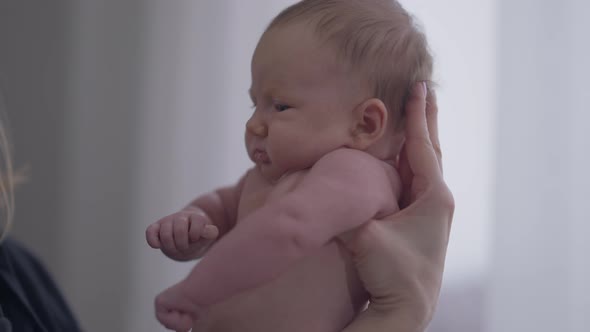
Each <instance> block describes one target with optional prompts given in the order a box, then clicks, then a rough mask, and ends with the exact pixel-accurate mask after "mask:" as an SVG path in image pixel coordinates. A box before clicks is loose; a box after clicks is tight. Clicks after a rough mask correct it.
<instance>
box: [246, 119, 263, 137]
mask: <svg viewBox="0 0 590 332" xmlns="http://www.w3.org/2000/svg"><path fill="white" fill-rule="evenodd" d="M246 130H247V131H249V132H250V133H252V134H253V135H256V136H261V137H264V136H266V135H267V134H268V128H267V127H266V124H265V123H264V121H262V119H261V118H260V116H257V115H252V117H251V118H250V120H248V122H246Z"/></svg>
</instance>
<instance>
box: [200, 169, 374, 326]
mask: <svg viewBox="0 0 590 332" xmlns="http://www.w3.org/2000/svg"><path fill="white" fill-rule="evenodd" d="M306 173H307V171H301V172H297V173H293V174H290V175H288V176H285V177H284V178H282V179H281V180H280V181H279V182H278V183H276V184H271V183H269V182H268V181H266V180H265V179H264V178H263V177H262V176H261V175H260V174H259V173H258V172H257V171H256V170H253V171H251V172H250V173H249V174H248V175H247V177H246V179H245V182H244V187H243V190H242V193H241V197H240V203H239V208H238V218H237V222H238V223H239V222H240V220H242V219H243V218H244V216H246V215H248V214H250V213H251V212H252V211H254V210H256V209H258V208H260V207H261V206H263V205H264V204H266V203H268V202H272V200H273V199H277V198H279V197H281V196H283V195H285V194H286V193H288V192H290V191H291V190H292V189H293V188H295V187H296V186H297V185H298V183H299V182H300V181H301V179H302V178H303V177H305V175H306ZM366 301H367V295H366V293H365V292H364V290H363V288H362V286H361V283H360V281H359V280H358V277H357V275H356V272H355V269H354V267H353V265H352V262H351V259H350V256H349V255H348V253H347V251H346V249H345V248H344V247H342V246H341V245H340V244H339V243H338V242H337V241H335V240H332V241H330V242H329V243H328V244H327V245H325V246H324V247H322V248H321V249H319V250H318V251H317V252H316V253H314V254H312V255H310V256H308V257H306V258H304V259H303V260H301V261H299V262H298V263H297V264H295V265H294V266H292V267H291V268H290V269H289V270H288V271H287V272H286V273H284V274H282V275H281V276H280V277H279V278H278V279H275V280H274V281H273V282H271V283H269V284H266V285H264V286H262V287H259V288H256V289H252V290H249V291H246V292H244V293H241V294H238V295H236V296H234V297H233V298H231V299H229V300H227V301H225V302H222V303H219V304H217V305H215V306H213V307H212V308H211V310H210V311H209V312H208V313H207V315H205V316H204V317H203V318H202V319H201V320H199V321H198V323H197V325H195V326H194V328H193V331H195V332H201V331H203V332H204V331H207V332H229V331H231V332H233V331H240V332H250V331H252V332H267V331H268V332H316V331H317V332H332V331H334V332H335V331H340V330H342V328H343V327H344V326H346V325H347V324H348V322H350V321H351V320H352V318H353V317H354V316H355V314H356V313H357V312H358V311H359V310H360V309H362V307H363V306H364V305H365V303H366Z"/></svg>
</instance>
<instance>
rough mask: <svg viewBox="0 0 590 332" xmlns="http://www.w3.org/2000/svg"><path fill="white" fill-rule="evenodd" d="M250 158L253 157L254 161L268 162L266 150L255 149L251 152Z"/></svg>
mask: <svg viewBox="0 0 590 332" xmlns="http://www.w3.org/2000/svg"><path fill="white" fill-rule="evenodd" d="M252 158H253V159H254V162H255V163H259V164H270V158H268V154H267V153H266V151H263V150H259V149H256V150H254V153H253V154H252Z"/></svg>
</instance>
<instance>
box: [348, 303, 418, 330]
mask: <svg viewBox="0 0 590 332" xmlns="http://www.w3.org/2000/svg"><path fill="white" fill-rule="evenodd" d="M427 325H428V322H427V321H426V319H424V318H423V316H421V315H416V313H410V312H404V311H403V310H399V311H395V312H393V311H392V312H383V311H379V312H377V311H374V310H371V309H367V310H365V311H363V312H362V313H360V314H359V315H358V316H357V317H356V318H355V320H354V321H353V322H351V323H350V325H348V326H347V327H346V328H345V329H344V330H342V332H424V330H425V328H426V326H427Z"/></svg>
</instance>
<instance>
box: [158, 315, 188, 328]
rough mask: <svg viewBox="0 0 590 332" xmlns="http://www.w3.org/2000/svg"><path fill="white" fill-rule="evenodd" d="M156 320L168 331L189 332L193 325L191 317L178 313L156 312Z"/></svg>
mask: <svg viewBox="0 0 590 332" xmlns="http://www.w3.org/2000/svg"><path fill="white" fill-rule="evenodd" d="M156 318H158V321H160V323H162V325H164V327H166V328H167V329H169V330H174V331H177V332H185V331H189V330H190V329H191V327H192V325H193V320H192V318H191V316H189V315H187V314H183V313H180V312H178V311H156Z"/></svg>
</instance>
